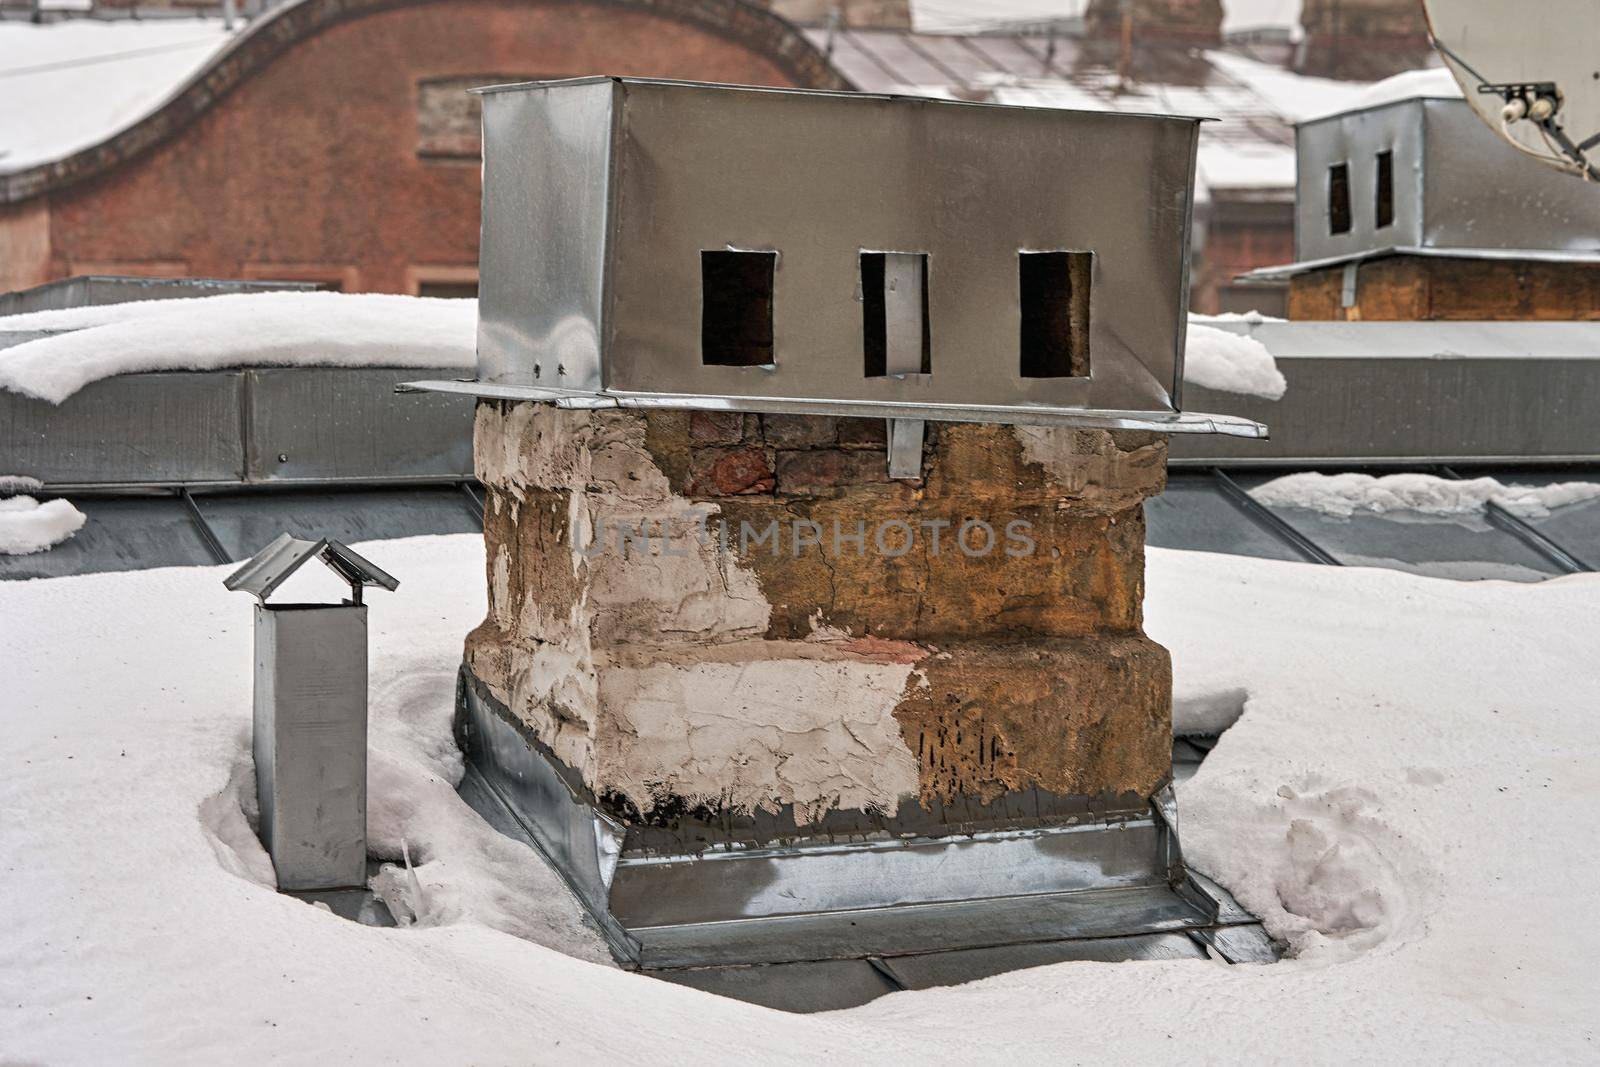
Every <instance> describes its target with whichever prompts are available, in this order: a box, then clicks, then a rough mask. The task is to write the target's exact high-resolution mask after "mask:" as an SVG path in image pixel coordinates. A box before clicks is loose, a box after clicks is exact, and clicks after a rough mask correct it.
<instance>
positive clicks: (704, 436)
mask: <svg viewBox="0 0 1600 1067" xmlns="http://www.w3.org/2000/svg"><path fill="white" fill-rule="evenodd" d="M743 436H744V415H742V414H741V413H739V412H737V411H691V412H690V413H689V441H690V443H691V444H695V445H736V444H738V443H739V439H740V438H741V437H743Z"/></svg>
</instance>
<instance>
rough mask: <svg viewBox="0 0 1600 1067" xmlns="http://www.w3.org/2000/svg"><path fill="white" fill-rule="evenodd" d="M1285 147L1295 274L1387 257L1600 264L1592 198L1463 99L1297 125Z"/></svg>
mask: <svg viewBox="0 0 1600 1067" xmlns="http://www.w3.org/2000/svg"><path fill="white" fill-rule="evenodd" d="M1295 145H1296V157H1297V164H1298V177H1297V185H1296V189H1295V205H1296V207H1295V259H1296V260H1298V261H1299V263H1301V264H1305V263H1315V262H1319V261H1323V260H1337V259H1349V258H1357V257H1361V256H1365V255H1368V254H1371V253H1373V252H1386V251H1389V250H1402V251H1410V252H1419V251H1420V252H1423V253H1430V252H1431V253H1434V254H1441V253H1446V252H1455V253H1457V254H1460V253H1461V252H1467V251H1470V252H1472V253H1474V254H1481V253H1483V252H1491V253H1500V254H1502V255H1504V254H1509V253H1513V252H1515V253H1518V255H1517V257H1516V258H1527V259H1555V258H1559V259H1582V260H1594V259H1600V189H1596V188H1595V187H1594V186H1593V185H1591V184H1590V183H1587V182H1581V181H1573V180H1572V179H1571V178H1570V177H1568V176H1566V175H1564V174H1561V173H1559V172H1557V171H1555V170H1552V169H1550V168H1547V167H1541V166H1537V165H1535V164H1534V163H1533V162H1531V161H1530V160H1526V159H1523V158H1521V156H1520V155H1519V154H1518V153H1517V150H1516V149H1514V148H1512V147H1511V146H1510V145H1508V144H1506V143H1505V142H1504V141H1502V140H1501V139H1500V138H1498V137H1496V136H1495V135H1494V134H1493V133H1492V132H1491V131H1489V130H1488V129H1486V128H1485V127H1484V125H1483V123H1481V122H1480V121H1479V120H1478V119H1477V117H1476V116H1475V115H1473V113H1472V110H1471V108H1470V107H1468V105H1467V103H1466V101H1464V100H1460V99H1448V98H1441V99H1435V98H1417V99H1410V100H1401V101H1397V102H1395V103H1390V104H1384V105H1381V106H1376V107H1369V108H1364V109H1361V110H1358V111H1347V112H1344V113H1342V114H1338V115H1330V116H1328V117H1326V118H1321V119H1316V120H1313V121H1310V122H1305V123H1301V124H1300V126H1299V127H1298V128H1297V130H1296V136H1295ZM1522 253H1529V254H1527V255H1523V254H1522Z"/></svg>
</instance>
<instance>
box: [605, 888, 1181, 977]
mask: <svg viewBox="0 0 1600 1067" xmlns="http://www.w3.org/2000/svg"><path fill="white" fill-rule="evenodd" d="M1208 921H1209V920H1208V918H1207V917H1206V916H1205V915H1203V914H1201V913H1200V911H1199V910H1198V909H1197V908H1196V907H1195V906H1194V905H1193V904H1192V903H1190V902H1188V901H1186V900H1184V899H1183V898H1182V897H1180V896H1179V895H1178V894H1177V893H1175V892H1174V891H1173V890H1172V889H1171V888H1169V887H1168V886H1166V885H1160V886H1151V887H1137V888H1132V889H1112V890H1101V891H1094V890H1089V891H1084V892H1077V893H1054V894H1045V895H1041V896H1029V897H996V898H991V899H983V900H968V901H957V902H951V903H947V904H931V905H930V904H922V905H910V906H906V907H898V908H874V909H870V910H865V911H857V912H847V913H841V914H810V915H783V916H774V917H772V918H766V919H751V920H746V921H743V922H731V923H691V924H685V925H681V926H666V927H652V928H649V929H643V930H637V931H635V933H636V934H637V935H638V936H639V940H640V944H641V948H640V957H639V960H640V965H641V966H642V967H644V968H646V969H657V968H663V967H688V966H710V965H716V964H725V963H782V962H786V961H791V960H806V959H849V958H859V957H862V956H869V955H871V956H902V955H911V954H916V953H922V952H930V951H934V952H940V951H953V950H956V949H967V948H980V947H985V946H992V945H996V944H1029V943H1033V942H1042V941H1056V940H1063V939H1078V938H1098V937H1120V936H1127V935H1130V934H1144V933H1161V932H1166V931H1177V930H1185V929H1189V928H1192V927H1200V926H1205V925H1207V924H1208Z"/></svg>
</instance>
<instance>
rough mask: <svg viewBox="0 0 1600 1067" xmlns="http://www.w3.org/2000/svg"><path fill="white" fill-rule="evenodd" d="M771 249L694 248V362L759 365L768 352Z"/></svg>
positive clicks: (771, 360)
mask: <svg viewBox="0 0 1600 1067" xmlns="http://www.w3.org/2000/svg"><path fill="white" fill-rule="evenodd" d="M777 263H778V254H777V253H776V252H727V251H720V252H711V251H706V252H701V253H700V293H701V298H702V304H701V311H700V361H701V362H702V363H704V364H705V365H706V366H708V367H763V366H771V365H772V364H773V363H774V362H775V360H774V358H773V352H772V278H773V273H774V271H775V270H776V268H777Z"/></svg>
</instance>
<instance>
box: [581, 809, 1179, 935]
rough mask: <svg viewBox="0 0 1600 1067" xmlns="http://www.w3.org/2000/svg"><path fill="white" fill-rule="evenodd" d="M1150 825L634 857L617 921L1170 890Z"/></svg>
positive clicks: (620, 886) (616, 886) (621, 883)
mask: <svg viewBox="0 0 1600 1067" xmlns="http://www.w3.org/2000/svg"><path fill="white" fill-rule="evenodd" d="M1157 837H1158V834H1157V829H1156V826H1155V825H1154V824H1153V823H1152V822H1151V821H1150V820H1148V819H1144V820H1139V821H1135V822H1126V823H1118V824H1116V825H1114V826H1110V827H1108V826H1106V825H1105V824H1102V823H1086V824H1084V825H1082V826H1076V827H1068V828H1062V829H1058V830H1040V831H1022V832H1011V833H1004V832H1000V833H989V834H977V835H973V836H970V837H952V838H946V839H936V840H923V841H909V842H898V841H895V842H879V843H873V844H860V845H852V846H849V847H838V848H828V847H807V848H792V849H780V850H744V851H741V852H729V853H709V852H708V853H706V854H705V855H704V856H703V857H701V858H699V859H685V860H683V861H681V862H675V863H674V862H661V861H645V862H640V861H636V860H631V859H629V858H627V857H624V858H623V860H622V862H621V863H620V864H619V865H618V867H617V872H616V879H615V881H614V882H613V883H612V886H611V910H612V913H613V914H615V915H616V916H617V918H618V919H620V920H621V921H622V922H623V923H624V924H625V925H626V926H628V927H629V928H630V929H633V930H635V931H637V930H638V929H639V928H641V927H652V926H669V925H674V924H681V923H696V922H723V921H728V920H733V919H751V918H756V917H762V916H773V915H788V914H794V913H799V912H844V911H854V910H857V909H862V908H884V907H901V906H905V905H909V904H932V903H940V902H944V901H952V900H970V899H976V898H980V897H997V896H1015V895H1024V894H1037V893H1052V892H1069V891H1075V890H1089V889H1109V888H1122V887H1131V886H1139V885H1152V884H1156V883H1160V882H1163V880H1164V878H1165V871H1164V870H1162V869H1161V868H1160V867H1159V866H1158V864H1157V862H1156V852H1157V845H1158V841H1157Z"/></svg>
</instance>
